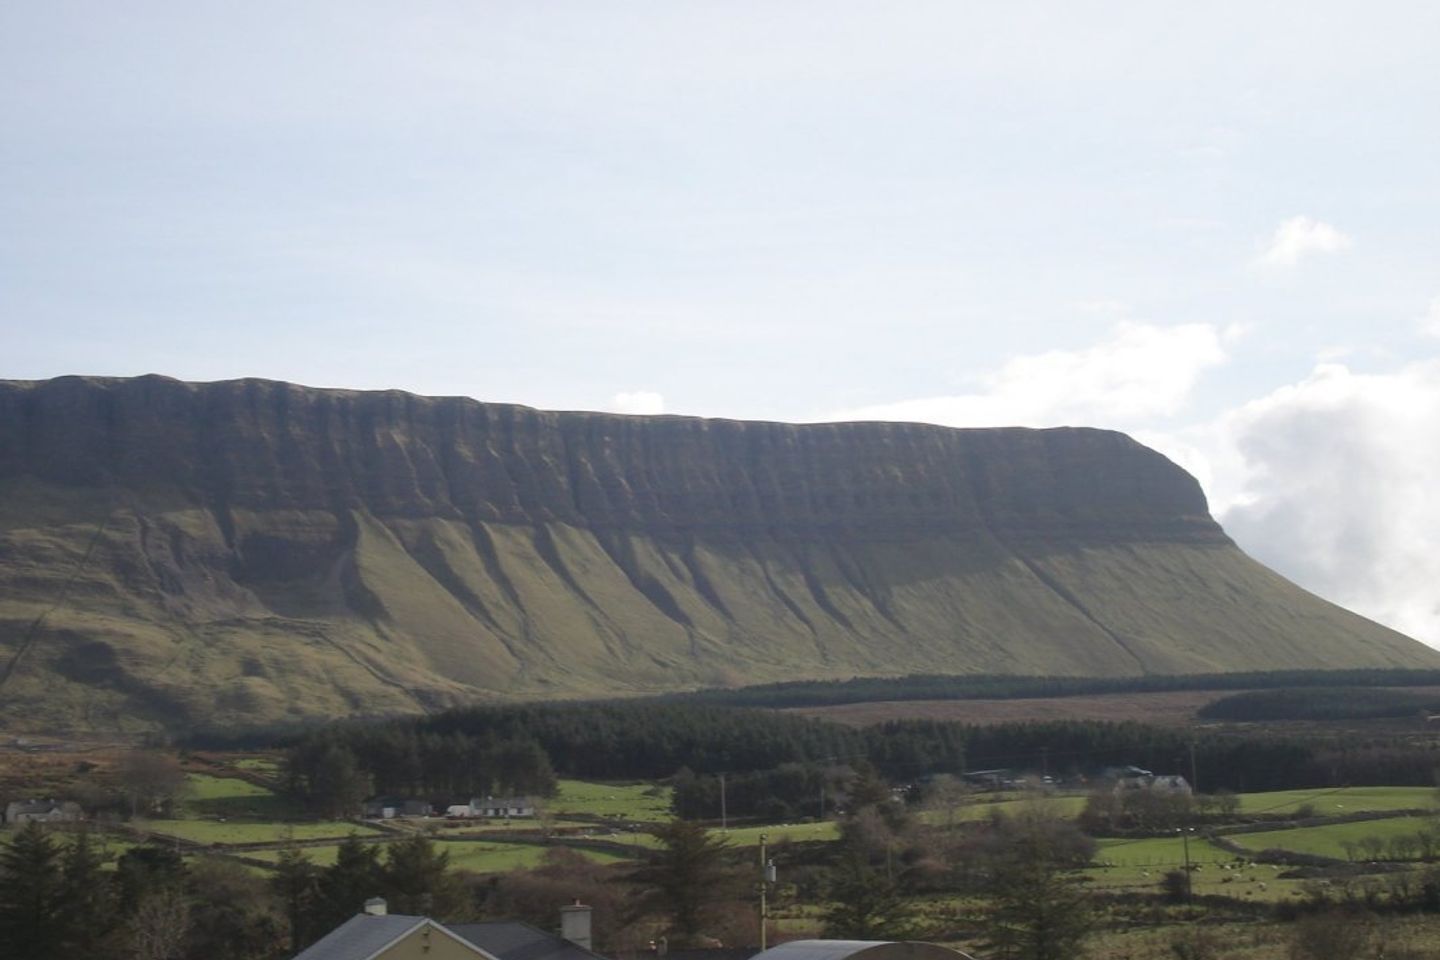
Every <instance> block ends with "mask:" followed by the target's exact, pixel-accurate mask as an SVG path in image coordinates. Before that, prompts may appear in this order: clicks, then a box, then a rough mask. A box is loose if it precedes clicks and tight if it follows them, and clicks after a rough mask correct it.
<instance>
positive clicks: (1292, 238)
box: [1255, 217, 1355, 267]
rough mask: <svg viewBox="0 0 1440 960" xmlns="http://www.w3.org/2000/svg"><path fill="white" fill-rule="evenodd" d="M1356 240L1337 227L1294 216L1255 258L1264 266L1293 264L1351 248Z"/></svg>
mask: <svg viewBox="0 0 1440 960" xmlns="http://www.w3.org/2000/svg"><path fill="white" fill-rule="evenodd" d="M1354 244H1355V241H1353V240H1351V239H1350V237H1348V236H1346V235H1345V234H1343V233H1341V232H1340V231H1339V230H1337V229H1336V228H1335V227H1333V226H1331V225H1330V224H1328V223H1325V222H1323V221H1320V220H1312V219H1311V218H1309V217H1291V218H1290V219H1289V220H1286V221H1285V222H1284V223H1282V224H1280V226H1278V227H1276V228H1275V233H1274V235H1273V236H1271V238H1270V242H1269V243H1268V244H1266V246H1265V249H1264V250H1263V251H1261V253H1260V255H1259V256H1258V257H1257V258H1256V261H1255V262H1256V263H1257V264H1259V265H1260V266H1262V267H1293V266H1295V265H1296V264H1298V263H1299V262H1300V261H1301V260H1304V259H1305V258H1306V257H1309V256H1313V255H1316V254H1334V253H1339V252H1341V251H1342V250H1348V249H1349V248H1350V247H1352V246H1354Z"/></svg>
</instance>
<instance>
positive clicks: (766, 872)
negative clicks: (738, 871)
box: [760, 833, 772, 953]
mask: <svg viewBox="0 0 1440 960" xmlns="http://www.w3.org/2000/svg"><path fill="white" fill-rule="evenodd" d="M766 839H767V838H766V836H765V834H763V833H762V834H760V952H761V953H764V952H765V919H766V915H767V914H768V912H769V911H768V910H767V909H766V903H765V882H766V881H767V880H769V879H770V873H771V872H772V868H771V866H770V864H769V863H768V862H767V861H766V858H765V840H766Z"/></svg>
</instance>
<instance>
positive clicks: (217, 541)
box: [0, 377, 1435, 724]
mask: <svg viewBox="0 0 1440 960" xmlns="http://www.w3.org/2000/svg"><path fill="white" fill-rule="evenodd" d="M62 595H63V602H60V603H59V605H58V606H55V609H54V610H53V612H50V613H49V614H48V615H46V617H45V619H44V621H43V623H42V624H41V625H40V627H39V628H38V629H35V630H32V629H30V628H31V625H32V623H33V622H34V621H35V620H36V618H37V617H39V616H40V615H41V614H42V613H44V612H45V611H46V610H47V609H48V608H50V607H51V606H54V605H55V604H56V603H57V600H60V599H61V597H62ZM0 658H3V659H5V660H7V661H8V662H9V664H10V665H9V667H8V668H0V669H7V671H8V672H7V674H6V675H0V676H3V677H4V678H3V680H0V682H3V683H4V685H5V686H4V693H5V697H4V703H5V704H7V707H6V712H7V713H9V714H10V715H12V716H14V715H16V714H18V713H22V712H24V711H26V710H30V711H35V712H37V713H39V714H44V715H47V716H53V717H57V718H61V719H67V718H68V719H72V720H79V721H80V722H88V723H91V724H105V723H109V722H111V721H112V718H123V717H130V718H133V717H137V716H138V717H140V718H141V719H142V720H144V719H165V718H182V717H183V718H188V719H192V720H207V721H223V720H231V719H266V720H275V719H282V718H287V717H295V718H298V717H308V716H316V715H326V714H339V713H353V712H384V711H399V710H414V709H417V708H426V707H431V706H435V705H439V704H445V703H452V702H457V701H461V700H465V699H471V698H475V697H487V696H488V697H526V696H542V695H555V696H567V695H568V696H575V695H598V694H619V693H634V692H643V691H652V690H662V689H675V688H680V687H687V686H695V685H701V684H724V683H748V682H763V681H769V680H775V679H792V678H798V677H816V678H822V677H845V676H852V675H856V674H882V673H885V674H890V673H906V672H957V673H963V672H987V673H997V672H1000V673H1003V672H1013V673H1028V674H1086V675H1105V674H1133V673H1143V672H1186V671H1205V672H1210V671H1223V670H1231V669H1234V670H1241V669H1247V670H1248V669H1267V668H1285V667H1311V666H1360V665H1374V666H1387V665H1430V664H1433V663H1434V662H1435V660H1434V658H1433V655H1432V654H1431V652H1430V651H1428V650H1427V649H1426V648H1424V647H1421V646H1420V645H1419V644H1417V643H1415V642H1414V641H1411V640H1408V639H1406V638H1404V637H1402V636H1400V635H1398V634H1395V633H1393V632H1392V631H1388V630H1386V629H1384V628H1382V627H1379V626H1378V625H1375V624H1373V623H1370V622H1369V621H1366V620H1363V619H1362V618H1360V617H1356V616H1354V615H1352V614H1349V613H1346V612H1345V611H1342V610H1340V609H1339V608H1336V607H1334V606H1333V605H1331V604H1328V603H1326V602H1324V601H1322V600H1320V599H1318V598H1316V597H1313V596H1311V595H1309V594H1307V593H1305V592H1303V591H1301V590H1299V589H1298V588H1296V587H1295V586H1293V585H1292V584H1290V583H1288V582H1286V581H1285V580H1283V579H1282V578H1280V577H1278V576H1276V575H1275V574H1274V573H1272V572H1270V571H1268V570H1266V569H1265V568H1263V567H1261V566H1260V565H1258V564H1256V563H1254V562H1253V561H1251V560H1250V559H1249V558H1247V557H1246V556H1245V555H1244V554H1243V553H1241V552H1240V551H1239V550H1238V549H1236V548H1235V546H1234V545H1233V544H1232V543H1231V542H1230V541H1229V540H1228V539H1227V538H1226V537H1225V535H1224V533H1223V532H1222V531H1221V530H1220V528H1219V527H1218V525H1216V524H1215V522H1214V521H1213V520H1211V519H1210V517H1209V515H1208V512H1207V509H1206V505H1205V500H1204V496H1203V494H1202V493H1201V491H1200V488H1199V486H1198V485H1197V484H1196V483H1195V481H1194V480H1193V479H1192V478H1191V477H1190V476H1188V475H1187V474H1185V473H1184V472H1183V471H1181V470H1179V469H1178V468H1177V467H1175V466H1174V464H1172V463H1170V462H1169V461H1168V460H1166V459H1165V458H1163V457H1161V456H1160V455H1159V454H1157V453H1155V452H1154V451H1151V450H1149V449H1147V448H1145V447H1142V446H1140V445H1139V444H1137V443H1135V442H1134V441H1132V440H1130V439H1129V438H1128V437H1125V436H1123V435H1121V434H1117V433H1111V432H1107V431H1099V430H1085V429H1060V430H1020V429H1004V430H950V429H944V428H939V427H931V426H923V425H917V424H890V423H848V424H815V425H802V426H797V425H788V424H775V423H749V422H738V421H727V420H702V419H695V418H688V417H668V416H667V417H622V416H610V415H602V414H589V413H551V412H543V411H537V410H532V409H529V408H525V407H518V406H511V405H503V404H485V403H478V402H476V401H473V400H468V399H461V398H442V399H429V398H422V397H417V396H413V395H410V394H405V393H400V392H393V391H392V392H373V393H370V392H365V393H362V392H351V391H338V390H317V389H309V388H304V387H298V386H293V385H290V384H285V383H276V382H270V381H260V380H243V381H232V382H224V383H211V384H186V383H180V382H177V381H174V380H169V379H165V378H162V377H142V378H138V379H133V380H104V379H91V378H79V377H66V378H61V379H57V380H52V381H45V382H35V383H30V382H0Z"/></svg>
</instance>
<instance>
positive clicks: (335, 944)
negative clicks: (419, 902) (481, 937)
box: [295, 913, 498, 960]
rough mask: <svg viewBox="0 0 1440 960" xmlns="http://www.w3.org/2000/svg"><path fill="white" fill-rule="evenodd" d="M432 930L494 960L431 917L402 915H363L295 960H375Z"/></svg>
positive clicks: (322, 938)
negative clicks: (420, 932)
mask: <svg viewBox="0 0 1440 960" xmlns="http://www.w3.org/2000/svg"><path fill="white" fill-rule="evenodd" d="M425 926H428V927H431V928H432V929H434V930H438V931H440V933H442V934H443V935H445V936H447V937H450V938H452V939H455V940H458V941H459V942H461V943H463V944H464V945H465V946H466V947H468V948H470V949H472V950H474V951H475V955H476V956H478V957H489V958H491V960H498V958H494V957H493V956H492V954H490V952H489V951H487V950H486V949H485V948H484V947H482V946H480V945H479V944H477V943H475V942H473V941H470V940H465V939H462V938H460V937H458V936H456V935H455V932H454V931H453V930H451V929H449V928H447V927H445V926H442V925H441V924H438V923H436V922H435V921H434V920H431V919H429V918H428V917H407V916H403V915H400V914H380V915H378V916H377V915H374V914H368V913H361V914H357V915H356V916H353V917H351V918H350V919H349V920H346V921H345V922H344V923H342V924H340V926H338V927H336V928H335V929H334V930H331V931H330V932H329V933H327V934H326V935H325V936H323V937H321V938H320V939H319V940H317V941H315V942H314V943H312V944H311V945H310V946H308V947H306V948H305V949H304V950H302V951H301V952H300V953H298V954H296V955H295V960H372V958H373V957H375V956H376V955H378V954H380V953H381V952H382V951H384V950H385V949H386V948H387V947H389V946H391V945H392V944H394V943H396V942H398V941H399V940H401V939H403V938H405V937H406V936H408V935H409V934H411V933H413V932H414V931H416V930H418V929H420V928H421V927H425Z"/></svg>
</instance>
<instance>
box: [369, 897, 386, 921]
mask: <svg viewBox="0 0 1440 960" xmlns="http://www.w3.org/2000/svg"><path fill="white" fill-rule="evenodd" d="M388 912H389V908H388V907H387V906H386V905H385V898H384V897H371V898H370V899H369V900H366V901H365V913H366V915H367V916H371V917H383V916H385V914H386V913H388Z"/></svg>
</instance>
